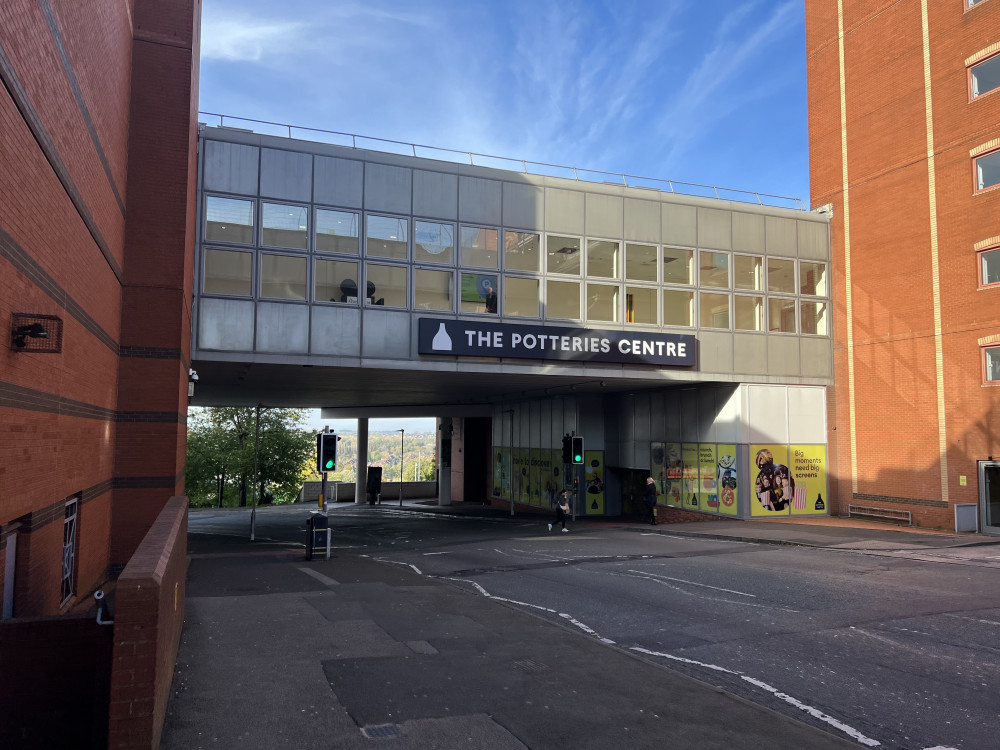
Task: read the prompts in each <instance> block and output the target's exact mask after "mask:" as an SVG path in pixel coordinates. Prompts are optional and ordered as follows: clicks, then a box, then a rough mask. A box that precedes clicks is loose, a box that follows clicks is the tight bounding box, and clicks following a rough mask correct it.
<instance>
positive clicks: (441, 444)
mask: <svg viewBox="0 0 1000 750" xmlns="http://www.w3.org/2000/svg"><path fill="white" fill-rule="evenodd" d="M452 429H453V428H452V421H451V419H450V418H444V419H439V420H438V462H437V463H438V505H451V456H452V446H451V435H452Z"/></svg>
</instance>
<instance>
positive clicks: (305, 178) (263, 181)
mask: <svg viewBox="0 0 1000 750" xmlns="http://www.w3.org/2000/svg"><path fill="white" fill-rule="evenodd" d="M312 159H313V158H312V154H300V153H298V152H295V151H279V150H277V149H273V148H265V149H262V150H261V153H260V194H261V197H263V198H278V199H280V200H286V201H303V202H308V201H310V200H311V199H312Z"/></svg>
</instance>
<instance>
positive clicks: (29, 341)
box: [10, 313, 62, 354]
mask: <svg viewBox="0 0 1000 750" xmlns="http://www.w3.org/2000/svg"><path fill="white" fill-rule="evenodd" d="M10 348H11V349H13V350H14V351H16V352H44V353H49V354H53V353H59V352H61V351H62V319H61V318H58V317H56V316H55V315H32V314H31V313H14V314H13V315H11V317H10Z"/></svg>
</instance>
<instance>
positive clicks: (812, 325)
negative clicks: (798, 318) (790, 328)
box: [801, 301, 827, 336]
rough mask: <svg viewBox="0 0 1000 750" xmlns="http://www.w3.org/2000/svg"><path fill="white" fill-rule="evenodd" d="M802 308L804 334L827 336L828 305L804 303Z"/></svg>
mask: <svg viewBox="0 0 1000 750" xmlns="http://www.w3.org/2000/svg"><path fill="white" fill-rule="evenodd" d="M801 308H802V329H801V330H802V333H814V334H817V335H819V336H826V335H827V330H826V303H825V302H806V301H803V302H802V303H801Z"/></svg>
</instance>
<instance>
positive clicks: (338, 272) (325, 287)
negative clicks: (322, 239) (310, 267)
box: [313, 260, 358, 305]
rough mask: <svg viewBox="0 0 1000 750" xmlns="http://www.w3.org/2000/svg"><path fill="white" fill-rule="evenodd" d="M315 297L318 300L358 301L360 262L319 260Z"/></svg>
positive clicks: (315, 278)
mask: <svg viewBox="0 0 1000 750" xmlns="http://www.w3.org/2000/svg"><path fill="white" fill-rule="evenodd" d="M313 295H314V296H313V299H314V300H316V301H317V302H326V301H330V302H348V303H352V304H355V305H356V304H357V303H358V264H357V263H353V262H351V261H346V260H317V261H316V266H315V273H314V284H313Z"/></svg>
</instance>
